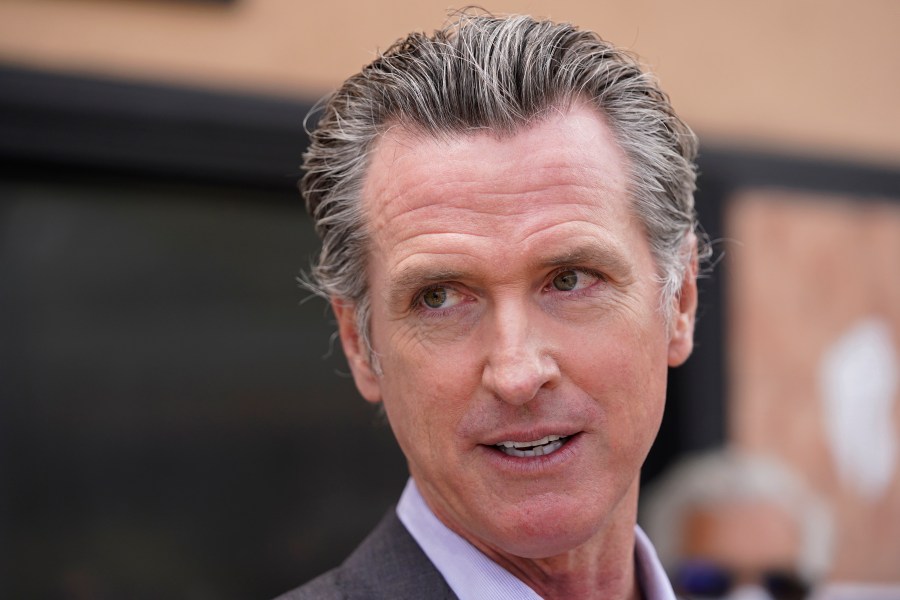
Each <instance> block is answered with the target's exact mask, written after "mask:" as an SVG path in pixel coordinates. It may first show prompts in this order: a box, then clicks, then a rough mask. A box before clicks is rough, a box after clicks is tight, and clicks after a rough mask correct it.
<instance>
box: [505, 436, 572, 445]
mask: <svg viewBox="0 0 900 600" xmlns="http://www.w3.org/2000/svg"><path fill="white" fill-rule="evenodd" d="M565 437H566V436H564V435H548V436H546V437H542V438H541V439H539V440H534V441H533V442H500V443H499V444H497V445H498V446H503V447H504V448H530V447H532V446H543V445H544V444H549V443H550V442H555V441H556V440H561V439H563V438H565Z"/></svg>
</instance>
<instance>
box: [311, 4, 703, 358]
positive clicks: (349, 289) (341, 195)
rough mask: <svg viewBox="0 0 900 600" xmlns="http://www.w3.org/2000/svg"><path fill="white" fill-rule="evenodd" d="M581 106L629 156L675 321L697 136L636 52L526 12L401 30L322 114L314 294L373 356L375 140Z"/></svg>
mask: <svg viewBox="0 0 900 600" xmlns="http://www.w3.org/2000/svg"><path fill="white" fill-rule="evenodd" d="M581 102H587V103H588V104H589V105H590V106H593V107H594V108H595V109H596V110H597V111H598V113H599V114H600V115H602V116H603V117H604V119H605V121H606V123H607V124H608V126H609V127H610V129H611V131H612V133H613V135H614V138H615V140H616V141H617V142H618V144H619V146H620V147H621V148H622V150H623V151H624V153H625V155H626V156H627V158H628V160H627V163H628V165H629V173H627V176H628V181H629V192H630V195H631V200H632V210H633V211H634V213H635V214H636V215H637V217H638V218H639V219H640V221H641V222H642V223H643V225H644V227H645V229H646V234H647V236H648V240H649V243H650V247H651V250H652V253H653V256H654V259H655V261H656V265H657V270H658V276H659V282H660V284H661V292H660V306H661V308H662V310H664V311H665V314H666V315H668V314H670V313H671V312H672V310H673V308H674V302H675V299H676V298H677V296H678V293H679V290H680V289H681V284H682V281H683V277H684V275H685V270H686V268H687V266H688V265H689V263H690V261H691V260H692V256H691V252H692V249H693V244H692V241H693V240H694V236H695V234H697V229H698V225H697V220H696V215H695V210H694V199H693V194H694V189H695V179H696V174H695V166H694V159H695V156H696V152H697V141H696V137H695V136H694V134H693V133H692V132H691V130H690V129H689V128H688V127H687V125H685V124H684V123H683V122H682V121H681V120H680V119H679V118H678V116H677V115H676V114H675V112H674V110H673V108H672V105H671V103H670V102H669V98H668V96H667V95H666V94H665V93H664V92H663V91H662V90H661V89H660V88H659V85H658V83H657V81H656V79H655V78H654V77H653V76H652V75H650V74H648V73H646V72H644V71H643V70H642V68H641V66H640V64H639V63H638V61H637V59H636V58H635V57H633V56H632V55H630V54H629V53H627V52H625V51H623V50H620V49H618V48H616V47H614V46H613V45H611V44H609V43H608V42H606V41H604V40H602V39H601V38H600V37H599V36H598V35H597V34H595V33H593V32H591V31H583V30H579V29H578V28H576V27H574V26H572V25H569V24H564V23H560V24H558V23H553V22H550V21H538V20H535V19H533V18H531V17H527V16H508V17H495V16H492V15H486V14H472V13H470V12H469V13H462V14H460V15H459V16H458V17H457V18H456V20H455V21H454V22H453V23H451V24H450V25H448V26H446V27H445V28H444V29H442V30H439V31H436V32H435V33H434V34H433V35H432V36H426V35H425V34H421V33H413V34H410V35H409V36H407V37H406V38H403V39H400V40H398V41H397V42H395V43H394V44H393V45H392V46H391V47H390V48H388V49H387V51H385V52H384V53H382V54H381V55H380V56H379V57H378V58H376V59H375V60H374V61H373V62H372V63H371V64H369V65H367V66H366V67H364V68H363V69H362V71H360V72H359V73H358V74H356V75H353V76H352V77H350V78H349V79H347V81H345V82H344V84H343V85H342V86H341V87H340V89H338V90H337V91H336V92H335V93H334V94H332V95H331V96H330V97H328V98H327V99H326V100H325V101H324V103H323V104H322V105H321V106H319V107H318V109H317V110H320V111H321V114H320V116H319V120H318V125H317V127H316V128H315V130H314V131H313V132H311V133H310V140H311V144H310V147H309V150H308V151H307V153H306V154H305V155H304V167H305V175H304V176H303V179H302V180H301V182H300V189H301V192H302V193H303V196H304V198H305V200H306V205H307V209H308V210H309V213H310V215H311V216H312V218H313V221H314V223H315V227H316V231H317V233H318V234H319V236H320V237H321V238H322V250H321V252H320V254H319V257H318V261H317V263H316V264H315V265H314V266H313V269H312V272H311V280H310V281H309V282H308V283H309V285H310V287H312V288H313V289H314V290H315V291H317V292H318V293H319V294H321V295H323V296H325V297H329V298H337V299H338V300H340V301H341V302H346V303H350V304H352V305H354V306H355V309H356V318H357V325H358V327H359V334H360V336H362V339H363V342H364V343H365V344H366V346H367V348H368V349H369V351H370V352H371V347H370V346H369V345H368V344H369V341H368V325H369V298H368V288H369V285H368V284H369V282H368V281H367V278H366V266H367V253H368V249H369V248H368V246H369V245H368V236H369V231H368V219H367V214H366V210H365V208H364V206H363V199H362V189H363V182H364V179H365V177H366V173H367V166H368V164H369V156H370V153H371V152H372V151H373V149H374V147H375V143H376V142H377V140H378V139H379V137H380V136H381V135H382V134H383V133H384V132H386V131H387V130H388V129H389V128H390V127H393V126H397V125H399V126H401V127H404V128H406V129H408V130H410V131H414V132H418V133H421V134H425V135H430V136H434V137H445V136H453V135H456V136H459V135H471V134H473V133H476V132H484V131H488V132H490V133H491V134H493V135H496V136H501V137H502V136H512V135H515V133H516V132H518V131H521V130H523V129H524V128H527V127H529V125H532V124H534V123H535V122H537V121H539V120H540V119H542V118H545V116H546V115H548V114H549V113H550V112H551V111H560V110H562V111H565V110H566V109H567V108H569V107H570V106H572V105H573V104H575V103H581ZM314 112H316V111H314ZM697 237H700V236H699V234H697ZM701 253H702V250H701ZM376 368H377V363H376Z"/></svg>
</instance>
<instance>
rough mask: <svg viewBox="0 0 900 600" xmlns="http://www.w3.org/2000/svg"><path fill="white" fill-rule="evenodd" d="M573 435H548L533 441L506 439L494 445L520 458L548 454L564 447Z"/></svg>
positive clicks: (507, 453)
mask: <svg viewBox="0 0 900 600" xmlns="http://www.w3.org/2000/svg"><path fill="white" fill-rule="evenodd" d="M570 437H571V436H567V435H548V436H545V437H542V438H541V439H539V440H534V441H531V442H517V441H506V442H500V443H499V444H494V447H495V448H497V449H498V450H500V451H501V452H503V453H504V454H506V455H507V456H515V457H518V458H531V457H534V456H547V455H548V454H553V453H554V452H556V451H557V450H559V449H560V448H562V447H563V445H565V443H566V442H567V441H568V440H569V438H570Z"/></svg>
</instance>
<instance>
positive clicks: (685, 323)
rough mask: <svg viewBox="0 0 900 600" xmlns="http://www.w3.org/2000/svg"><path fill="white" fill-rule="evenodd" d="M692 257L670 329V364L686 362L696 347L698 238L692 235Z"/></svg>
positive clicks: (690, 242)
mask: <svg viewBox="0 0 900 600" xmlns="http://www.w3.org/2000/svg"><path fill="white" fill-rule="evenodd" d="M688 243H689V244H690V245H691V258H690V261H689V262H688V264H687V267H686V268H685V273H684V281H683V282H682V284H681V290H680V291H679V293H678V297H677V298H676V305H675V307H674V312H673V314H672V320H671V324H670V330H669V366H670V367H677V366H679V365H681V364H682V363H684V361H686V360H687V359H688V357H689V356H690V355H691V351H692V350H693V349H694V321H695V319H696V316H697V271H698V265H697V239H696V238H695V237H694V236H693V235H692V236H691V239H690V240H689V241H688Z"/></svg>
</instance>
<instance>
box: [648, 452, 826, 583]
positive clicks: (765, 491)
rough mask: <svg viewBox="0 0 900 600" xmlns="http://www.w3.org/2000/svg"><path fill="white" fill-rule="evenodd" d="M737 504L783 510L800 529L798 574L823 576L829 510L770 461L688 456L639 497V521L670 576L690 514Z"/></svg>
mask: <svg viewBox="0 0 900 600" xmlns="http://www.w3.org/2000/svg"><path fill="white" fill-rule="evenodd" d="M737 502H759V503H764V504H767V505H771V506H776V507H778V508H780V509H781V510H782V511H784V513H785V514H786V515H788V516H789V517H790V518H791V519H792V520H793V521H794V522H795V523H796V524H797V526H798V527H799V529H800V534H801V544H800V556H799V557H798V563H797V568H798V570H799V572H800V574H801V575H803V576H804V577H805V578H806V579H807V580H808V581H810V582H815V581H817V580H818V579H819V578H821V577H822V576H823V575H824V574H825V572H826V570H827V569H828V567H829V566H830V564H831V552H832V547H833V539H834V521H833V518H832V514H831V509H830V507H829V506H828V504H827V503H826V502H825V500H824V499H823V498H822V497H821V496H820V495H819V494H817V493H815V492H814V491H813V490H812V489H811V488H810V487H809V486H808V485H807V484H806V482H805V481H804V480H803V479H801V478H800V476H799V475H797V474H796V473H795V472H793V471H792V470H790V469H788V468H787V467H786V466H785V465H783V464H782V463H781V462H780V461H778V460H776V459H774V458H771V457H767V456H760V455H752V454H746V453H742V452H739V451H736V450H728V449H724V450H713V451H708V452H705V453H702V454H696V455H692V456H688V457H687V458H684V459H682V460H681V461H680V462H679V463H677V464H676V465H675V466H674V467H673V468H672V469H670V470H669V471H667V472H666V474H665V475H664V476H663V478H662V479H661V480H659V481H656V482H654V483H653V484H652V485H650V486H648V488H647V490H646V493H644V494H642V498H641V510H640V522H641V525H642V526H643V527H644V529H646V531H647V535H648V536H649V537H650V539H652V540H653V544H654V546H655V547H656V551H657V554H658V555H659V559H660V562H662V564H663V566H664V567H665V568H666V570H668V571H669V572H670V573H672V572H673V569H674V568H675V567H677V565H678V560H679V558H681V548H682V543H683V541H684V529H683V528H684V525H685V521H686V519H687V518H688V515H689V514H690V511H692V510H696V509H703V508H715V507H718V506H723V505H727V504H732V503H737Z"/></svg>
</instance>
